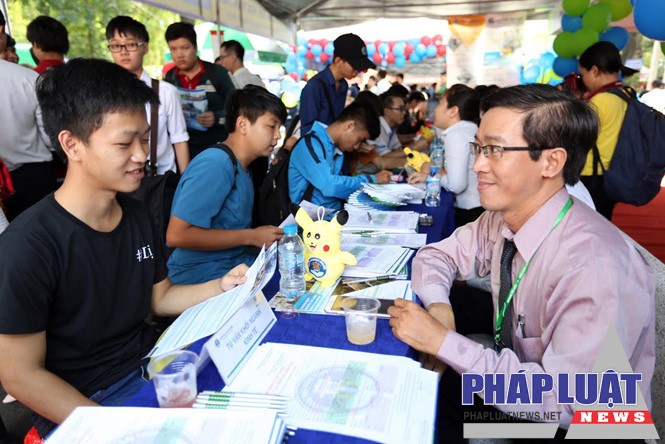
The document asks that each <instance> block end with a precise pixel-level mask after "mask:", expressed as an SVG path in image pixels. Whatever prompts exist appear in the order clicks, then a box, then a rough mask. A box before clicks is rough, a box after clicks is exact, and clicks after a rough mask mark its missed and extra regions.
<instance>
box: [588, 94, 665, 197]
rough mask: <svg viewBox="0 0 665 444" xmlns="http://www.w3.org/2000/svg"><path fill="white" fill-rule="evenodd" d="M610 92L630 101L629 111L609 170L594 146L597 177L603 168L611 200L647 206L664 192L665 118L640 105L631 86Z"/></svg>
mask: <svg viewBox="0 0 665 444" xmlns="http://www.w3.org/2000/svg"><path fill="white" fill-rule="evenodd" d="M608 92H609V93H612V94H614V95H617V96H619V97H621V98H622V99H623V100H625V101H626V102H628V108H626V114H625V116H624V118H623V123H622V124H621V131H620V132H619V139H618V140H617V146H616V150H615V151H614V155H613V156H612V161H611V163H610V167H609V168H608V169H607V170H605V167H604V166H603V164H602V162H600V152H599V151H598V147H597V146H594V147H593V162H594V174H596V173H597V166H598V165H600V168H601V169H602V171H603V178H604V179H603V182H604V187H605V193H606V194H607V196H608V197H609V198H610V199H612V200H614V201H617V202H625V203H629V204H631V205H638V206H639V205H645V204H647V203H649V201H651V199H653V198H654V197H656V194H658V192H659V191H660V182H661V180H662V179H663V174H665V115H663V114H661V113H660V112H658V111H656V110H655V109H653V108H651V107H650V106H648V105H645V104H644V103H642V102H640V101H639V100H638V99H637V94H636V93H635V90H634V89H632V88H630V87H624V88H623V89H611V90H608Z"/></svg>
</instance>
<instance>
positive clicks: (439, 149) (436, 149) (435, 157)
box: [429, 137, 444, 168]
mask: <svg viewBox="0 0 665 444" xmlns="http://www.w3.org/2000/svg"><path fill="white" fill-rule="evenodd" d="M443 156H444V153H443V141H442V140H441V139H439V138H438V137H435V138H434V140H432V147H431V150H430V155H429V157H430V160H431V161H432V164H433V165H436V166H437V167H438V168H442V167H443Z"/></svg>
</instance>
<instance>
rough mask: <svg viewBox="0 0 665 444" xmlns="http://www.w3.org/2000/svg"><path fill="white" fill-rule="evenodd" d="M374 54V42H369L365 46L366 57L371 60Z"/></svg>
mask: <svg viewBox="0 0 665 444" xmlns="http://www.w3.org/2000/svg"><path fill="white" fill-rule="evenodd" d="M375 52H376V46H374V42H369V44H368V45H367V57H369V58H371V57H372V56H373V55H374V53H375Z"/></svg>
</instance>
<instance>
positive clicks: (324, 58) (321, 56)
mask: <svg viewBox="0 0 665 444" xmlns="http://www.w3.org/2000/svg"><path fill="white" fill-rule="evenodd" d="M329 58H330V56H329V55H328V53H327V52H322V53H321V54H319V60H321V61H322V62H323V63H327V62H328V59H329Z"/></svg>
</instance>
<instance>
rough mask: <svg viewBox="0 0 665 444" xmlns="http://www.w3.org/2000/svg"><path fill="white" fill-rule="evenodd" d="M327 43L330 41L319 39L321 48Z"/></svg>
mask: <svg viewBox="0 0 665 444" xmlns="http://www.w3.org/2000/svg"><path fill="white" fill-rule="evenodd" d="M329 41H330V40H328V39H321V43H319V44H320V45H321V47H322V48H325V47H326V45H327V44H328V42H329Z"/></svg>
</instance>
